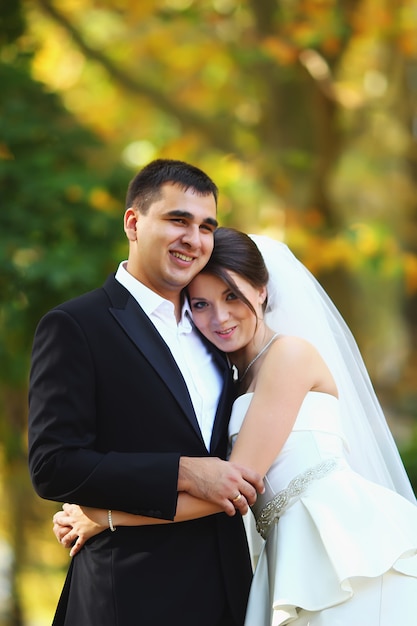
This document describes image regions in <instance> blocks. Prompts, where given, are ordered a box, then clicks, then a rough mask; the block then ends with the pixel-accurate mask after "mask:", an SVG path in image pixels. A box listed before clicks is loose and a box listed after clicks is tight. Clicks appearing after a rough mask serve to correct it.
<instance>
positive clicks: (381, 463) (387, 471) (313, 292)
mask: <svg viewBox="0 0 417 626" xmlns="http://www.w3.org/2000/svg"><path fill="white" fill-rule="evenodd" d="M250 237H251V239H252V240H253V241H254V242H255V243H256V245H257V247H258V248H259V250H260V252H261V253H262V256H263V257H264V260H265V263H266V266H267V268H268V271H269V282H268V305H267V308H266V312H265V321H266V323H267V324H268V326H270V327H271V328H272V329H273V330H275V331H276V332H279V333H280V334H285V335H297V336H299V337H303V338H305V339H307V340H308V341H310V342H311V343H312V344H313V345H314V346H315V347H316V348H317V350H318V351H319V352H320V354H321V356H322V357H323V359H324V360H325V361H326V363H327V365H328V367H329V369H330V371H331V372H332V375H333V377H334V379H335V381H336V385H337V387H338V391H339V399H340V407H341V416H342V427H343V430H344V432H345V434H346V437H347V440H348V442H349V446H350V449H349V452H348V455H349V463H350V465H351V467H352V468H353V469H354V470H355V471H356V472H358V473H359V474H361V475H362V476H364V477H365V478H368V479H369V480H372V481H374V482H376V483H379V484H380V485H383V486H385V487H388V488H389V489H392V490H394V491H397V492H398V493H400V494H401V495H403V496H404V497H406V498H407V499H408V500H410V501H411V502H413V503H416V498H415V496H414V493H413V489H412V487H411V484H410V481H409V479H408V476H407V474H406V472H405V469H404V466H403V463H402V461H401V458H400V455H399V453H398V450H397V447H396V445H395V442H394V439H393V437H392V434H391V432H390V430H389V428H388V425H387V422H386V420H385V417H384V414H383V412H382V409H381V406H380V404H379V401H378V399H377V397H376V395H375V392H374V389H373V387H372V383H371V381H370V379H369V375H368V372H367V370H366V367H365V364H364V362H363V360H362V357H361V355H360V353H359V349H358V347H357V345H356V342H355V339H354V338H353V336H352V333H351V332H350V330H349V328H348V327H347V325H346V323H345V322H344V320H343V318H342V317H341V315H340V314H339V312H338V311H337V309H336V307H335V306H334V304H333V303H332V301H331V300H330V298H329V297H328V296H327V294H326V292H325V291H324V290H323V288H322V287H321V286H320V284H319V283H318V282H317V280H316V279H315V278H314V276H313V275H312V274H311V273H310V272H309V271H308V270H307V269H306V268H305V267H304V265H302V263H300V261H298V260H297V259H296V257H295V256H294V255H293V254H292V252H290V250H289V249H288V247H287V246H286V245H285V244H283V243H281V242H278V241H274V240H273V239H270V238H268V237H264V236H261V235H250Z"/></svg>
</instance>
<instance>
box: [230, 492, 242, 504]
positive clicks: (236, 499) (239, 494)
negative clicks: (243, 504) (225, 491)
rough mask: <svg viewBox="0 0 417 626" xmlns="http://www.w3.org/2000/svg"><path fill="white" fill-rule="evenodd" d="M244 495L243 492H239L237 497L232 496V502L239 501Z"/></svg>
mask: <svg viewBox="0 0 417 626" xmlns="http://www.w3.org/2000/svg"><path fill="white" fill-rule="evenodd" d="M241 497H242V494H241V493H238V494H237V496H236V498H232V502H239V500H240V498H241Z"/></svg>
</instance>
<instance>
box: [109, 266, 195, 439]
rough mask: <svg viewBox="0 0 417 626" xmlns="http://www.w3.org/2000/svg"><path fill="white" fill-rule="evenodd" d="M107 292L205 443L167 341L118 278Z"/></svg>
mask: <svg viewBox="0 0 417 626" xmlns="http://www.w3.org/2000/svg"><path fill="white" fill-rule="evenodd" d="M104 288H105V290H106V292H107V293H108V295H109V296H110V298H111V300H112V303H113V304H114V306H112V307H109V311H110V313H111V314H112V315H113V317H114V319H115V320H116V322H117V323H118V324H120V326H121V327H122V328H123V330H124V331H125V332H126V334H127V335H128V336H129V338H130V339H131V340H132V341H133V343H134V344H135V346H136V347H137V349H138V350H139V351H140V352H141V353H142V354H143V356H144V357H145V358H146V360H147V361H148V363H149V364H150V366H151V367H152V368H153V369H154V370H155V373H156V374H157V375H158V376H159V377H160V378H161V379H162V380H163V382H164V383H165V385H166V386H167V387H168V388H169V390H170V392H171V393H172V395H173V396H174V398H175V400H176V401H177V402H178V404H179V405H180V407H181V409H182V410H183V411H184V413H185V415H186V416H187V419H188V420H189V421H190V422H191V424H192V426H193V428H194V430H195V431H196V432H197V434H198V436H199V437H200V439H201V441H203V439H202V436H201V431H200V427H199V425H198V422H197V418H196V415H195V412H194V407H193V405H192V402H191V398H190V394H189V393H188V389H187V386H186V384H185V381H184V378H183V376H182V374H181V371H180V369H179V367H178V365H177V363H176V361H175V359H174V357H173V356H172V353H171V351H170V349H169V348H168V346H167V345H166V343H165V341H164V340H163V339H162V337H161V335H160V334H159V333H158V331H157V330H156V328H155V326H154V325H153V324H152V322H151V321H150V319H149V318H148V316H147V315H146V314H145V313H144V311H143V309H142V308H141V307H140V305H139V304H138V303H137V302H136V300H135V299H134V298H133V297H132V296H131V295H130V294H129V292H128V291H127V290H126V289H125V288H124V287H123V286H122V285H120V284H119V283H118V282H117V281H116V280H115V279H114V277H110V278H109V279H108V280H107V282H106V283H105V285H104Z"/></svg>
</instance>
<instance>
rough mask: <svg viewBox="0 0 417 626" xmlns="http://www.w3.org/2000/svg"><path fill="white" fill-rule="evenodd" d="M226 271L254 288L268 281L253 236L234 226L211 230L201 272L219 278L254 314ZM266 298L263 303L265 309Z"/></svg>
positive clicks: (266, 271) (258, 287) (253, 310)
mask: <svg viewBox="0 0 417 626" xmlns="http://www.w3.org/2000/svg"><path fill="white" fill-rule="evenodd" d="M229 272H234V273H235V274H238V275H239V276H241V277H242V278H243V279H244V280H247V281H248V283H250V284H251V285H252V287H255V288H257V289H260V288H262V287H265V286H266V284H267V283H268V279H269V275H268V270H267V269H266V265H265V262H264V259H263V256H262V254H261V253H260V252H259V250H258V247H257V245H256V244H255V243H254V242H253V241H252V239H251V238H250V237H249V236H248V235H246V234H245V233H242V232H241V231H240V230H236V229H234V228H226V227H220V228H218V229H217V230H216V231H215V233H214V248H213V252H212V255H211V257H210V259H209V261H208V263H207V265H206V266H205V267H204V268H203V269H202V270H201V273H202V274H212V275H213V276H217V277H218V278H220V279H221V280H222V281H223V282H224V283H225V284H226V285H227V286H228V287H229V289H230V290H231V291H232V292H233V293H234V294H235V296H236V297H237V298H239V300H242V302H244V303H245V304H246V306H247V307H249V309H250V310H251V311H252V313H254V315H255V316H256V311H255V309H254V308H253V306H252V304H251V303H250V302H249V300H248V299H247V298H246V296H245V295H244V294H243V293H242V292H241V291H240V289H239V287H238V286H237V285H236V283H235V281H234V280H233V278H232V277H231V276H230V274H229ZM266 304H267V299H266V300H265V302H264V304H263V309H264V310H265V308H266Z"/></svg>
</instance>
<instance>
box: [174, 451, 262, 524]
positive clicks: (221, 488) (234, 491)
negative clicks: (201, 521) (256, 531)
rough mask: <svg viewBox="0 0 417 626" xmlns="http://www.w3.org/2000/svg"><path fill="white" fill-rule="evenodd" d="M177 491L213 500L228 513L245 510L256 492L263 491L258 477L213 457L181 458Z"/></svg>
mask: <svg viewBox="0 0 417 626" xmlns="http://www.w3.org/2000/svg"><path fill="white" fill-rule="evenodd" d="M178 491H186V492H187V493H189V494H191V495H192V496H195V497H196V498H200V499H202V500H207V501H209V502H213V503H214V504H217V505H218V506H220V507H221V509H222V510H223V511H224V512H225V513H227V514H228V515H234V514H235V513H236V511H239V512H240V513H241V514H242V515H245V513H247V512H248V506H251V505H252V504H254V503H255V501H256V497H257V494H258V493H263V492H264V484H263V479H262V477H261V476H260V475H259V474H258V473H257V472H255V471H254V470H251V469H249V468H246V467H242V466H240V465H237V464H235V463H230V462H229V461H222V460H221V459H218V458H213V457H201V458H200V457H181V459H180V466H179V474H178Z"/></svg>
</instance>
